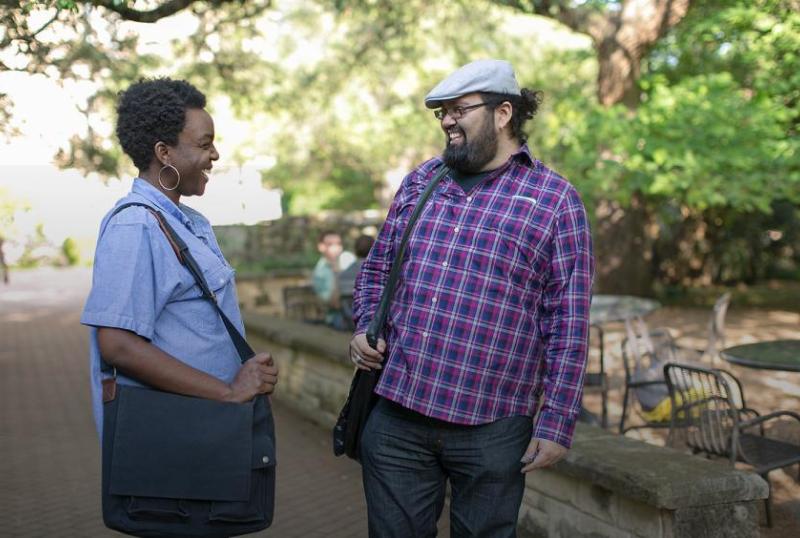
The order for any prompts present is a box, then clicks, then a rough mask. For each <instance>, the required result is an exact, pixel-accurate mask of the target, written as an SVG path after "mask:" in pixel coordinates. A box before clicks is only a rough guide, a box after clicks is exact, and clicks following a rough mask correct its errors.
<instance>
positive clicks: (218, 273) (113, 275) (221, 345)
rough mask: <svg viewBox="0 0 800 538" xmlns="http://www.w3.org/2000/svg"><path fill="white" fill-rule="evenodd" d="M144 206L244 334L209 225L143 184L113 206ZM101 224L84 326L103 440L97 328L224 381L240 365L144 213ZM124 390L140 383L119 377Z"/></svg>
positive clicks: (126, 212) (131, 211)
mask: <svg viewBox="0 0 800 538" xmlns="http://www.w3.org/2000/svg"><path fill="white" fill-rule="evenodd" d="M130 202H138V203H143V204H147V205H149V206H151V207H153V208H154V209H156V210H158V211H160V212H161V214H162V215H164V217H165V218H166V220H167V222H169V224H170V225H171V226H172V228H173V229H174V230H175V232H176V233H177V234H178V235H179V236H180V237H181V239H183V240H184V241H185V242H186V244H187V245H188V246H189V251H190V252H191V253H192V256H194V258H195V260H196V261H197V263H198V265H199V266H200V268H201V269H202V271H203V275H204V276H205V279H206V281H207V282H208V285H209V287H210V288H211V290H212V291H213V292H214V293H215V294H216V296H217V301H218V304H219V306H220V308H222V311H223V312H225V314H226V315H227V316H228V318H230V320H231V321H232V322H233V324H234V325H235V326H236V327H237V328H238V329H239V330H240V331H241V332H242V334H244V326H243V324H242V317H241V313H240V312H239V304H238V300H237V297H236V286H235V282H234V278H233V276H234V270H233V268H231V266H230V265H229V264H228V262H227V261H225V258H224V257H223V255H222V252H221V251H220V248H219V245H218V244H217V240H216V238H215V237H214V232H213V230H212V229H211V224H210V223H209V222H208V220H207V219H206V218H205V217H204V216H203V215H201V214H200V213H198V212H197V211H195V210H193V209H191V208H189V207H187V206H185V205H183V204H180V205H177V206H176V205H175V204H174V203H173V202H172V201H171V200H169V198H167V197H166V196H164V195H163V194H162V193H161V192H160V191H158V190H157V189H156V188H155V187H153V186H152V185H150V184H149V183H147V182H146V181H145V180H143V179H139V178H137V179H135V180H134V182H133V188H132V189H131V192H130V193H129V194H128V195H127V196H126V197H124V198H122V199H121V200H119V201H118V202H117V205H116V206H115V208H116V207H118V206H120V205H122V204H126V203H130ZM112 213H113V210H112V211H110V212H109V213H108V214H107V215H106V216H105V218H104V219H103V221H102V223H101V225H100V234H99V238H98V240H97V250H96V251H95V258H94V273H93V278H92V290H91V292H90V293H89V297H88V299H87V300H86V305H85V306H84V310H83V315H82V316H81V323H83V324H84V325H89V326H90V331H91V332H90V344H89V346H90V373H91V384H92V408H93V411H94V417H95V423H96V426H97V431H98V433H99V434H100V437H101V439H102V428H103V404H102V390H101V380H102V378H103V377H104V376H105V375H106V374H104V373H102V372H101V370H100V350H99V347H98V344H97V328H98V327H114V328H118V329H126V330H129V331H132V332H134V333H136V334H138V335H139V336H141V337H142V338H145V339H146V340H148V341H149V342H150V343H152V344H153V345H155V346H156V347H158V348H159V349H161V350H163V351H165V352H166V353H169V354H170V355H172V356H173V357H175V358H177V359H179V360H181V361H183V362H184V363H186V364H188V365H189V366H191V367H193V368H196V369H198V370H201V371H203V372H206V373H207V374H210V375H212V376H214V377H216V378H218V379H220V380H222V381H224V382H225V383H230V382H231V381H232V380H233V378H234V377H235V376H236V373H237V372H238V370H239V368H240V367H241V363H240V360H239V355H238V354H237V352H236V348H235V347H234V345H233V342H232V341H231V339H230V336H229V335H228V332H227V331H226V330H225V325H224V324H223V322H222V319H221V318H220V316H219V314H218V313H217V311H216V310H215V309H214V307H213V305H212V304H211V303H210V302H209V301H208V300H206V299H204V298H203V296H202V293H201V292H200V287H199V286H198V285H197V284H196V283H195V280H194V278H193V277H192V275H191V273H189V271H188V270H187V269H186V268H185V267H184V266H183V265H181V263H180V262H179V261H178V258H177V256H176V255H175V251H174V250H173V249H172V247H171V246H170V244H169V242H168V241H167V238H166V236H165V235H164V232H163V231H162V230H161V228H160V227H159V225H158V222H157V221H156V219H155V217H154V216H153V215H152V214H151V213H150V211H148V210H147V209H146V208H144V207H137V206H134V207H128V208H125V209H123V210H121V211H120V212H119V213H117V214H116V215H114V216H113V217H111V214H112ZM117 381H118V382H119V383H122V384H128V385H139V383H137V382H136V381H135V380H133V379H131V378H129V377H126V376H124V375H122V374H118V376H117Z"/></svg>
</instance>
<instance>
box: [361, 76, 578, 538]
mask: <svg viewBox="0 0 800 538" xmlns="http://www.w3.org/2000/svg"><path fill="white" fill-rule="evenodd" d="M539 103H540V94H539V92H532V91H530V90H528V89H525V88H523V89H520V87H519V84H518V83H517V81H516V78H515V76H514V70H513V68H512V67H511V65H510V64H509V63H508V62H505V61H500V60H479V61H476V62H472V63H470V64H467V65H465V66H463V67H461V68H460V69H458V70H457V71H456V72H455V73H453V74H452V75H450V76H449V77H447V78H446V79H445V80H443V81H442V82H441V83H439V84H438V85H437V86H436V87H435V88H434V89H433V90H431V92H430V93H429V94H428V95H427V97H426V98H425V106H427V107H428V108H431V109H434V115H435V116H436V118H437V119H438V120H439V122H440V126H441V128H442V130H443V131H444V134H445V142H446V145H445V148H444V152H443V154H442V156H441V157H435V158H433V159H431V160H429V161H427V162H425V163H423V164H421V165H420V166H419V167H417V168H416V169H415V170H414V171H412V172H411V173H410V174H409V175H408V176H406V178H405V179H404V180H403V183H402V185H401V186H400V189H399V191H398V192H397V195H396V196H395V199H394V201H393V202H392V205H391V207H390V209H389V213H388V216H387V218H386V222H385V223H384V225H383V228H382V230H381V232H380V235H379V236H378V239H377V240H376V242H375V244H374V246H373V247H372V250H371V251H370V254H369V256H368V257H367V259H366V260H365V262H364V264H363V266H362V269H361V272H360V274H359V276H358V279H357V283H356V293H355V297H354V300H355V305H354V306H355V321H356V327H357V328H356V331H355V335H354V337H353V339H352V341H351V343H350V356H351V359H352V360H353V362H354V363H355V364H356V366H357V367H359V368H361V369H365V370H369V369H382V373H381V376H380V381H379V382H378V385H377V387H376V389H375V392H376V393H377V394H378V395H379V396H380V400H379V401H378V404H377V405H376V407H375V409H374V410H373V411H372V413H371V414H370V417H369V420H368V422H367V425H366V427H365V430H364V433H363V437H362V444H361V459H362V465H363V479H364V490H365V494H366V498H367V507H368V512H369V531H370V536H373V537H376V536H380V537H389V536H397V537H403V538H406V537H418V536H435V534H436V521H437V519H438V517H439V515H440V513H441V510H442V508H443V506H444V498H445V486H446V483H447V481H448V480H449V482H450V486H451V493H452V499H451V504H450V514H451V520H450V525H451V528H452V535H453V536H479V537H482V538H484V537H495V536H496V537H501V536H502V537H506V536H515V532H516V523H517V515H518V512H519V506H520V503H521V501H522V495H523V491H524V487H525V473H527V472H529V471H532V470H534V469H537V468H541V467H546V466H548V465H551V464H553V463H555V462H556V461H558V460H559V459H561V458H562V457H564V455H565V454H566V452H567V450H568V449H569V447H570V444H571V442H572V436H573V432H574V429H575V421H576V419H577V416H578V412H579V410H580V402H581V395H582V386H583V376H584V368H585V363H586V353H587V344H588V333H589V304H590V296H591V284H592V275H593V270H594V262H593V258H592V245H591V237H590V232H589V223H588V219H587V217H586V211H585V209H584V207H583V203H582V202H581V199H580V197H579V196H578V193H577V192H576V191H575V189H574V187H573V186H572V185H570V184H569V183H568V182H567V180H565V179H564V178H562V177H561V176H559V175H558V174H557V173H556V172H554V171H552V170H550V169H549V168H547V167H546V166H545V165H544V164H542V163H541V162H540V161H539V160H538V159H536V158H535V157H534V156H533V154H532V153H531V150H530V149H529V148H528V146H527V144H526V140H527V136H526V134H525V133H524V132H523V127H524V124H525V122H526V121H527V120H529V119H531V118H533V116H534V115H535V113H536V111H537V109H538V106H539ZM443 167H446V173H445V175H444V176H442V179H441V181H440V183H439V184H438V185H437V186H436V187H435V189H434V191H433V193H432V194H431V196H430V198H429V199H428V200H427V203H426V204H425V206H424V209H423V210H422V212H421V213H420V216H419V220H418V221H417V222H416V224H415V225H414V226H413V228H412V232H411V234H410V236H409V240H408V243H407V245H406V247H405V255H404V256H403V260H402V266H401V271H400V278H399V281H398V284H397V288H396V291H395V293H394V296H393V297H392V302H391V306H390V310H389V316H388V321H387V323H386V329H385V331H384V335H383V336H384V338H383V339H381V340H379V343H378V349H372V348H370V346H369V345H368V344H367V341H366V337H365V331H366V328H367V326H368V325H369V323H370V320H371V319H372V316H373V315H374V313H375V311H376V309H377V305H378V302H379V300H380V297H381V292H382V291H383V287H384V285H385V284H386V282H387V278H388V273H389V270H390V268H391V266H392V263H393V262H394V254H395V252H397V249H398V246H399V244H400V239H401V236H402V233H403V230H404V229H405V226H406V223H407V222H408V220H409V216H410V214H411V212H412V211H413V210H414V206H415V204H416V202H417V200H418V199H419V197H420V194H421V193H422V191H423V190H424V189H425V187H426V186H427V185H428V183H429V182H431V181H432V179H433V178H434V177H435V176H437V175H438V173H439V172H440V171H441V170H443Z"/></svg>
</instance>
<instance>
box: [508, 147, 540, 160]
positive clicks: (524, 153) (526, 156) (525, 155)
mask: <svg viewBox="0 0 800 538" xmlns="http://www.w3.org/2000/svg"><path fill="white" fill-rule="evenodd" d="M511 158H512V159H518V160H521V161H523V162H525V161H527V162H528V163H530V164H534V163H535V162H536V157H534V156H533V153H531V149H530V148H529V147H528V144H522V145H521V146H520V147H519V149H518V150H517V151H515V152H514V153H512V154H511Z"/></svg>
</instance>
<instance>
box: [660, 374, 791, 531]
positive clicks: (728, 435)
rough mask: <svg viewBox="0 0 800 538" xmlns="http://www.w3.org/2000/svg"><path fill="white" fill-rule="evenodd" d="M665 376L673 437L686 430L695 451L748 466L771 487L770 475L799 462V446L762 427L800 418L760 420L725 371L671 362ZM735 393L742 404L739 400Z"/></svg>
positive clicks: (778, 415)
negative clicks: (769, 433)
mask: <svg viewBox="0 0 800 538" xmlns="http://www.w3.org/2000/svg"><path fill="white" fill-rule="evenodd" d="M664 377H665V378H666V382H667V388H668V390H669V396H670V401H671V418H670V422H671V424H672V425H673V428H674V429H673V428H671V429H670V436H672V435H673V432H674V431H676V430H677V428H678V427H680V428H682V429H683V431H684V435H685V437H686V444H687V446H689V448H690V449H691V450H692V452H693V453H695V454H699V453H702V454H705V455H707V456H719V457H723V458H727V459H728V460H729V461H730V463H731V464H734V463H735V462H737V461H740V462H744V463H747V464H749V465H751V466H752V467H753V470H754V471H755V472H756V473H758V474H759V475H761V477H762V478H764V480H766V481H767V484H770V481H769V473H770V472H771V471H774V470H775V469H780V468H782V467H788V466H790V465H794V464H797V463H800V445H797V444H794V443H789V442H786V441H782V440H779V439H773V438H770V437H767V436H766V435H765V433H764V425H765V424H766V423H767V422H769V421H771V420H774V419H779V418H789V419H791V420H796V421H797V423H798V425H799V426H800V414H797V413H794V412H792V411H775V412H773V413H769V414H767V415H763V416H759V415H758V413H757V412H756V411H754V410H752V409H748V408H747V407H746V406H745V402H744V393H743V391H742V388H741V383H739V380H738V379H736V377H734V376H733V375H732V374H731V373H729V372H726V371H724V370H720V369H716V368H701V367H699V366H693V365H687V364H680V363H670V364H666V365H665V366H664ZM737 392H738V395H739V396H738V397H739V398H740V399H741V403H740V404H739V402H737V401H736V394H737ZM771 489H772V486H771V484H770V490H771ZM770 497H771V495H770ZM770 497H768V498H767V499H766V500H765V504H764V506H765V515H766V519H767V525H768V526H770V527H771V526H772V515H771V501H770Z"/></svg>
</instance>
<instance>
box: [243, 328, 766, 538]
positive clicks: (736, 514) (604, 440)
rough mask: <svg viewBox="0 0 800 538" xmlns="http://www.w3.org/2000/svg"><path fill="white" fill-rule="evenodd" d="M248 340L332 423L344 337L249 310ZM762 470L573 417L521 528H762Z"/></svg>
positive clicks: (690, 536)
mask: <svg viewBox="0 0 800 538" xmlns="http://www.w3.org/2000/svg"><path fill="white" fill-rule="evenodd" d="M245 322H246V325H247V329H248V335H249V338H250V339H251V340H252V341H253V344H255V345H256V346H257V348H258V349H264V350H268V351H270V352H271V353H272V355H273V356H274V357H275V360H276V362H277V363H278V365H279V367H280V371H281V373H280V383H279V385H278V389H277V391H276V394H275V397H276V398H278V399H280V400H281V401H283V402H285V403H287V404H289V405H291V406H292V407H294V408H295V409H297V410H299V411H300V412H302V413H303V414H304V415H305V416H307V417H309V418H310V419H311V420H313V421H315V422H316V423H318V424H320V425H322V426H324V427H331V426H332V425H333V424H334V422H335V420H336V417H337V416H338V413H339V409H340V407H341V405H342V403H343V402H344V400H345V398H346V396H347V390H348V388H349V386H350V380H351V378H352V374H353V368H352V366H351V364H350V362H349V360H348V359H347V349H348V343H349V340H350V335H349V334H346V333H342V332H339V331H334V330H332V329H329V328H327V327H323V326H317V325H308V324H304V323H300V322H295V321H291V320H287V319H283V318H278V317H273V316H268V315H264V314H257V313H254V312H248V313H247V314H246V315H245ZM767 495H768V487H767V484H766V482H764V480H762V479H761V478H760V477H759V476H757V475H755V474H753V473H749V472H744V471H740V470H736V469H733V468H731V467H730V466H728V465H727V464H725V463H723V462H713V461H709V460H706V459H704V458H700V457H695V456H690V455H687V454H684V453H681V452H678V451H676V450H673V449H667V448H661V447H657V446H653V445H648V444H646V443H643V442H640V441H636V440H633V439H629V438H626V437H621V436H618V435H615V434H612V433H609V432H607V431H605V430H602V429H599V428H596V427H592V426H587V425H584V424H579V426H578V429H577V431H576V434H575V439H574V442H573V447H572V450H570V452H569V455H568V456H567V458H566V459H565V460H564V461H562V462H559V463H558V464H557V465H556V466H554V467H553V468H551V469H547V470H540V471H536V472H534V473H532V474H530V475H528V478H527V485H526V494H525V498H524V500H523V505H522V509H521V510H520V534H521V535H524V536H532V537H537V538H539V537H541V538H581V537H586V538H588V537H592V538H603V537H608V538H612V537H614V538H616V537H620V538H634V537H638V538H694V537H701V536H702V537H707V538H714V537H719V538H723V537H724V538H736V537H757V536H759V527H758V514H759V504H760V503H761V500H762V499H764V498H766V496H767Z"/></svg>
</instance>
